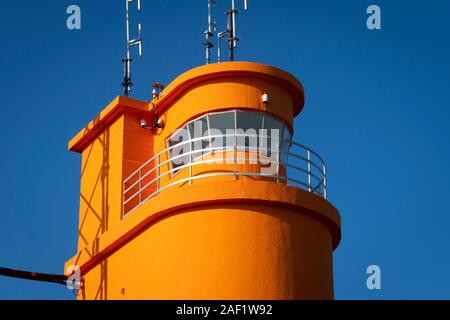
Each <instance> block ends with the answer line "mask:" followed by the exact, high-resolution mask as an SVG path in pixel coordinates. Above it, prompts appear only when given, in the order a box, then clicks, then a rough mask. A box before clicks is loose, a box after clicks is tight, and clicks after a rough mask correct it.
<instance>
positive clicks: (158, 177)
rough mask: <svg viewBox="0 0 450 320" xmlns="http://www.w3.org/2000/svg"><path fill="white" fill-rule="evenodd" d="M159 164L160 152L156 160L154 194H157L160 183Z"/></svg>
mask: <svg viewBox="0 0 450 320" xmlns="http://www.w3.org/2000/svg"><path fill="white" fill-rule="evenodd" d="M160 164H161V154H158V161H157V163H156V194H157V195H159V189H160V188H161V185H160V181H159V179H160V176H161V172H160V170H161V169H160Z"/></svg>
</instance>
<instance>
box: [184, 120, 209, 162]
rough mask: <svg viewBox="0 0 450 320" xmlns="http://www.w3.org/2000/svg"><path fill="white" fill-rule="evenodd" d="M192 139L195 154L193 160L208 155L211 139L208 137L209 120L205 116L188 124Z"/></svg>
mask: <svg viewBox="0 0 450 320" xmlns="http://www.w3.org/2000/svg"><path fill="white" fill-rule="evenodd" d="M188 129H189V133H190V137H191V140H192V144H191V148H192V150H193V151H198V152H194V153H193V155H192V158H193V159H197V158H199V157H201V156H204V155H205V154H206V153H208V150H207V149H208V148H209V146H210V138H209V136H208V118H207V116H204V117H202V118H200V119H197V120H195V121H193V122H191V123H189V124H188Z"/></svg>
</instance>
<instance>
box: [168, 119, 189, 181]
mask: <svg viewBox="0 0 450 320" xmlns="http://www.w3.org/2000/svg"><path fill="white" fill-rule="evenodd" d="M189 140H190V134H189V130H188V128H187V126H185V127H183V128H181V129H179V130H178V131H177V132H175V133H174V134H173V135H172V137H171V138H170V139H169V147H170V148H171V149H170V151H169V155H170V163H171V165H172V170H174V169H177V168H179V167H181V166H183V165H186V164H188V163H189V162H190V157H191V155H190V152H191V145H190V143H189ZM178 171H179V170H174V171H173V173H177V172H178Z"/></svg>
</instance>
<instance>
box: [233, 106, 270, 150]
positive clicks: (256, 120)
mask: <svg viewBox="0 0 450 320" xmlns="http://www.w3.org/2000/svg"><path fill="white" fill-rule="evenodd" d="M236 115H237V116H236V134H237V136H238V139H237V141H238V143H237V147H238V149H245V150H249V148H252V149H253V148H257V147H258V134H259V130H260V129H262V125H263V114H262V113H261V112H252V111H249V112H246V111H238V112H237V113H236Z"/></svg>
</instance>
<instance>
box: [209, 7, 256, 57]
mask: <svg viewBox="0 0 450 320" xmlns="http://www.w3.org/2000/svg"><path fill="white" fill-rule="evenodd" d="M208 5H209V3H208ZM244 10H248V1H247V0H244ZM225 13H226V15H227V18H228V23H227V30H225V31H221V32H219V33H218V34H217V61H218V62H220V60H221V55H222V53H221V40H222V38H224V37H225V36H228V49H229V54H230V58H229V59H230V61H234V49H236V47H237V42H238V41H239V37H238V36H237V34H236V14H238V13H239V11H238V10H237V9H236V0H231V9H230V10H227V11H226V12H225Z"/></svg>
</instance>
